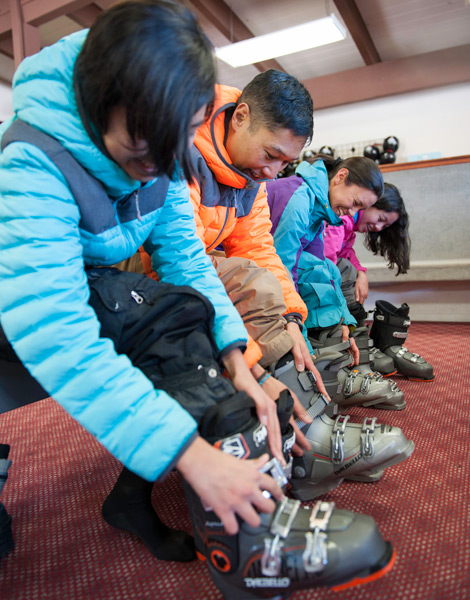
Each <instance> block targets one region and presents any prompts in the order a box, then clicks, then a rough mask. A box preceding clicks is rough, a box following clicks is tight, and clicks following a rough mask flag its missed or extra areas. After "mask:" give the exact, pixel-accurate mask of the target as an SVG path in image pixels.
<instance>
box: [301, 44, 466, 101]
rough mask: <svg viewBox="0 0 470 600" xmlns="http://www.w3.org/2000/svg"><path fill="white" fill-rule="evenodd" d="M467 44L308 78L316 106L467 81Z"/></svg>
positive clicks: (306, 81) (307, 84)
mask: <svg viewBox="0 0 470 600" xmlns="http://www.w3.org/2000/svg"><path fill="white" fill-rule="evenodd" d="M469 56H470V44H465V45H463V46H455V47H454V48H446V49H444V50H436V51H435V52H428V53H426V54H418V55H416V56H410V57H408V58H402V59H399V60H392V61H385V62H381V63H378V64H375V65H370V66H367V67H360V68H358V69H351V70H349V71H341V72H340V73H335V74H333V75H325V76H323V77H316V78H314V79H307V80H305V81H303V84H304V85H305V87H306V88H307V89H308V91H309V92H310V94H311V96H312V98H313V103H314V106H315V109H316V110H318V109H320V108H331V107H332V106H340V105H342V104H351V103H352V102H360V101H363V100H372V99H375V98H384V97H386V96H393V95H395V94H404V93H407V92H415V91H419V90H424V89H430V88H435V87H440V86H444V85H451V84H454V83H463V82H469V81H470V62H469V60H468V57H469Z"/></svg>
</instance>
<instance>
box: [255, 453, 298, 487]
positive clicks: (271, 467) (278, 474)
mask: <svg viewBox="0 0 470 600" xmlns="http://www.w3.org/2000/svg"><path fill="white" fill-rule="evenodd" d="M291 468H292V465H291ZM259 472H260V473H268V475H271V477H272V478H273V479H274V481H275V482H276V483H277V485H278V486H279V487H284V486H285V485H287V477H286V473H285V469H284V468H283V466H282V465H281V463H280V461H279V460H278V459H277V458H271V460H269V461H268V462H267V463H266V464H265V465H263V466H262V467H261V469H259ZM269 497H271V495H270V494H269Z"/></svg>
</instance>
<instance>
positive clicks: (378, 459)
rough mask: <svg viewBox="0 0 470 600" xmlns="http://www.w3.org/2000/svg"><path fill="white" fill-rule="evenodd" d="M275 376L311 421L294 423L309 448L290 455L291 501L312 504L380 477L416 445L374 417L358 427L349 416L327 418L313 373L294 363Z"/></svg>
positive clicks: (324, 401)
mask: <svg viewBox="0 0 470 600" xmlns="http://www.w3.org/2000/svg"><path fill="white" fill-rule="evenodd" d="M274 375H275V377H276V378H277V379H279V380H280V381H282V382H283V383H284V384H285V385H286V386H287V387H288V388H289V389H290V390H292V391H293V392H294V393H295V394H296V395H297V397H298V398H299V400H300V402H301V403H302V405H303V406H304V408H305V409H306V410H307V413H308V414H309V415H310V416H311V417H312V418H313V422H312V423H311V424H305V423H303V422H302V421H300V420H297V421H296V424H297V426H298V427H299V428H300V430H301V431H302V433H304V435H305V436H306V438H307V440H308V441H309V443H310V445H311V449H310V450H308V451H304V455H303V456H300V457H298V456H294V457H293V461H292V462H293V464H292V478H291V479H290V484H291V486H292V489H291V493H292V495H293V496H294V497H295V498H298V499H299V500H303V501H306V500H312V499H313V498H316V497H317V496H320V495H322V494H326V493H327V492H329V491H331V490H333V489H334V488H336V487H337V486H338V485H340V483H342V481H343V480H344V479H348V480H352V481H363V482H366V483H373V482H375V481H378V480H379V479H381V477H382V475H383V471H384V469H386V468H387V467H391V466H393V465H396V464H398V463H399V462H402V461H404V460H406V459H407V458H408V457H409V456H410V455H411V453H412V452H413V450H414V443H413V442H412V441H410V440H408V439H407V438H406V437H405V435H404V434H403V432H402V430H401V429H399V428H398V427H391V426H389V425H379V424H378V423H377V420H376V418H369V417H367V418H365V419H364V422H363V423H362V424H360V423H350V422H349V419H350V417H349V416H344V415H340V416H338V417H336V418H335V419H332V418H331V417H330V416H328V415H327V414H326V408H327V406H328V401H327V399H326V398H325V397H324V396H323V395H322V394H320V393H319V391H318V388H317V387H316V384H315V378H314V375H313V373H311V372H308V371H303V372H301V373H299V372H298V371H297V370H296V368H295V364H294V361H293V359H292V360H291V361H289V362H286V363H285V364H283V365H282V366H281V367H279V368H278V369H277V370H275V372H274ZM283 393H284V392H283ZM282 396H283V394H281V398H282ZM281 398H280V400H281Z"/></svg>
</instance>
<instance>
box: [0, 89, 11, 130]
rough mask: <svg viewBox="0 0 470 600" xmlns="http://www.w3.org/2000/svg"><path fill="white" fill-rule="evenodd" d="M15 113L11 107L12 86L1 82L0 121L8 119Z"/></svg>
mask: <svg viewBox="0 0 470 600" xmlns="http://www.w3.org/2000/svg"><path fill="white" fill-rule="evenodd" d="M12 115H13V109H12V107H11V87H10V86H9V85H6V84H5V83H2V82H0V121H6V120H7V119H9V118H10V117H11V116H12Z"/></svg>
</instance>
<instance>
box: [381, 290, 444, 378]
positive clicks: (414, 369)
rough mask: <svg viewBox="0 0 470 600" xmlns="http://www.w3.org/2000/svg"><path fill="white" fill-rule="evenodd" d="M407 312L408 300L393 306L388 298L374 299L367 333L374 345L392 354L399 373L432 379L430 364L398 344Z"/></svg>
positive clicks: (403, 335) (407, 321)
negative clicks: (398, 306)
mask: <svg viewBox="0 0 470 600" xmlns="http://www.w3.org/2000/svg"><path fill="white" fill-rule="evenodd" d="M409 312H410V307H409V306H408V304H405V303H404V304H402V305H401V306H400V308H397V307H396V306H393V304H390V302H386V301H385V300H377V301H376V303H375V311H374V321H373V323H372V328H371V331H370V336H371V338H372V339H373V340H374V344H375V345H376V346H377V348H379V349H380V350H381V351H382V352H384V353H385V354H386V355H388V356H390V357H392V358H393V361H394V363H395V367H396V368H397V370H398V372H399V373H401V374H402V375H404V376H405V377H408V379H413V380H416V381H432V380H433V379H434V371H433V368H432V366H431V365H430V364H429V363H428V362H427V361H426V360H424V358H423V357H422V356H420V355H419V354H416V353H412V352H410V351H409V350H408V349H407V348H405V346H403V345H402V344H403V343H404V342H405V340H406V338H407V335H408V328H409V326H410V323H411V321H410V319H409V316H408V315H409Z"/></svg>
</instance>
